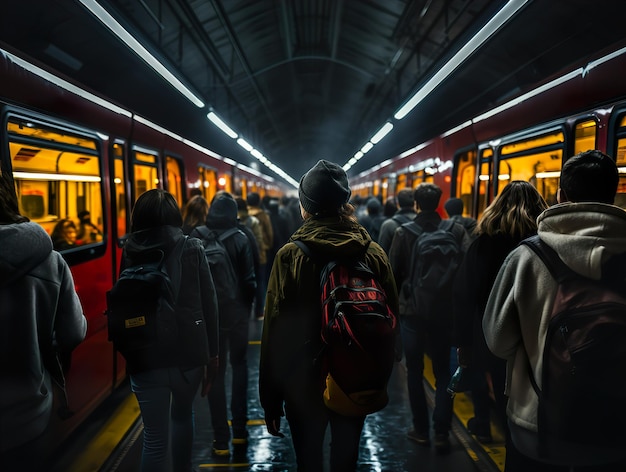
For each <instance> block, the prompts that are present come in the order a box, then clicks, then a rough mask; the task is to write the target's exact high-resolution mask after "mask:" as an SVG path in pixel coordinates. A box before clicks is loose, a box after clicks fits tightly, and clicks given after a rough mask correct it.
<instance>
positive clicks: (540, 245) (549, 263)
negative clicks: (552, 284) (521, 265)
mask: <svg viewBox="0 0 626 472" xmlns="http://www.w3.org/2000/svg"><path fill="white" fill-rule="evenodd" d="M522 244H523V245H524V246H528V247H529V248H530V249H532V251H533V252H534V253H535V254H537V256H538V257H539V259H541V261H542V262H543V263H544V265H545V266H546V267H547V268H548V270H549V271H550V275H552V277H554V279H555V280H556V281H557V282H563V280H565V279H567V278H569V277H571V276H572V275H575V273H574V272H573V271H572V269H570V268H569V267H567V265H565V263H564V262H563V260H562V259H561V258H560V257H559V255H558V254H557V253H556V251H555V250H554V249H552V248H551V247H550V246H548V245H547V244H546V243H545V242H543V241H542V240H541V238H540V237H539V235H538V234H535V235H534V236H531V237H529V238H526V239H524V240H523V241H522V242H521V243H520V245H522Z"/></svg>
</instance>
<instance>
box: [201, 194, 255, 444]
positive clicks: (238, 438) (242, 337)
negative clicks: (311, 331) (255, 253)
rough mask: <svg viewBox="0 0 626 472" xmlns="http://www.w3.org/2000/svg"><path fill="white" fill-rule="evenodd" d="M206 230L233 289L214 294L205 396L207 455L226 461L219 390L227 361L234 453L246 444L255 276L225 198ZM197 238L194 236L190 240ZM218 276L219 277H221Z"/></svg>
mask: <svg viewBox="0 0 626 472" xmlns="http://www.w3.org/2000/svg"><path fill="white" fill-rule="evenodd" d="M206 227H207V228H208V229H209V230H211V231H213V232H214V233H215V235H216V236H217V237H218V238H220V237H225V239H221V242H222V244H223V246H224V248H225V249H226V253H227V255H228V258H229V260H230V264H231V265H232V268H233V269H234V273H235V278H236V284H237V286H236V287H233V289H234V295H235V296H234V298H232V299H231V298H228V300H226V299H225V297H226V292H228V291H230V290H231V288H230V287H224V288H223V289H222V290H218V293H217V298H218V304H219V313H220V317H219V324H220V347H219V352H220V358H221V362H220V366H219V369H218V373H217V376H216V378H215V379H214V381H213V385H212V387H211V390H210V392H209V395H208V398H209V407H210V410H211V423H212V427H213V448H212V452H213V455H215V456H229V455H230V449H229V441H230V439H231V433H230V428H229V426H228V409H227V403H226V385H225V381H226V366H227V359H228V361H229V362H230V366H231V368H232V384H231V408H230V409H231V414H232V422H231V423H232V444H233V446H234V447H238V446H245V445H247V443H248V432H247V429H246V424H247V422H248V328H249V324H250V310H251V309H252V302H253V300H254V296H255V293H256V276H255V272H254V261H253V257H252V249H251V247H250V241H249V240H248V237H247V236H246V235H245V234H244V233H243V232H242V231H240V230H239V228H238V222H237V203H236V202H235V199H234V198H233V197H232V195H231V194H229V193H221V194H219V195H216V197H215V198H214V199H213V201H212V202H211V206H210V208H209V214H208V216H207V219H206ZM197 234H198V233H197V232H194V233H192V236H195V235H197ZM198 237H200V236H198ZM219 276H220V277H223V276H224V274H221V275H219ZM216 285H218V284H217V282H216ZM218 286H219V285H218Z"/></svg>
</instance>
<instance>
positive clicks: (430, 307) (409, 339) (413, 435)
mask: <svg viewBox="0 0 626 472" xmlns="http://www.w3.org/2000/svg"><path fill="white" fill-rule="evenodd" d="M441 193H442V192H441V189H440V188H439V187H438V186H437V185H435V184H431V183H421V184H419V185H418V186H417V188H416V189H415V192H414V199H415V203H416V206H417V208H418V209H419V212H418V213H417V216H416V217H415V219H414V221H413V222H410V223H405V224H404V225H402V226H400V227H399V228H398V229H396V232H395V234H394V237H393V241H392V243H391V248H390V250H389V261H390V262H391V266H392V267H393V272H394V276H395V279H396V285H397V286H398V287H401V290H400V326H401V333H402V344H403V346H404V354H405V359H406V367H407V385H408V390H409V402H410V405H411V413H412V415H413V429H412V430H410V431H409V432H408V434H407V436H408V438H409V439H411V440H413V441H415V442H417V443H418V444H419V445H421V446H425V447H429V446H430V421H429V418H428V407H427V405H426V394H425V391H424V383H423V380H424V378H423V373H424V355H425V354H429V355H430V358H431V360H432V365H433V372H434V374H435V408H434V411H433V417H432V421H433V429H434V432H435V450H436V452H437V453H440V454H445V453H447V452H448V451H449V449H450V439H449V432H450V428H451V422H452V398H451V397H450V395H449V394H448V392H447V391H446V388H447V386H448V383H449V381H450V351H451V346H452V309H453V307H452V299H451V297H450V293H451V291H452V283H451V282H452V281H453V278H454V273H453V272H452V273H450V271H453V270H454V268H455V267H456V264H458V263H460V258H461V257H462V254H463V253H464V252H465V251H466V250H467V248H468V247H469V236H468V235H467V231H465V228H464V227H463V226H461V225H460V224H458V223H454V222H451V224H450V225H449V226H450V229H449V230H447V229H446V232H447V233H451V235H452V238H451V239H452V241H451V242H450V243H451V244H453V245H454V249H455V250H456V253H455V255H454V259H453V260H447V259H446V260H444V261H441V265H442V268H443V269H444V270H446V271H448V272H447V273H446V274H445V275H446V279H447V280H449V282H447V283H445V284H444V285H442V286H435V287H433V288H430V289H429V290H428V293H427V294H425V295H427V299H425V300H419V302H420V306H419V307H418V306H416V305H415V303H414V302H413V300H414V297H413V294H414V293H417V290H418V287H417V286H414V285H413V284H416V283H417V282H418V281H416V280H415V279H413V273H415V274H418V275H419V274H420V273H422V272H423V273H424V274H428V273H429V272H431V269H432V268H431V267H427V266H424V267H423V269H422V270H421V271H420V270H415V271H412V268H414V267H418V268H419V267H420V264H429V263H434V262H438V261H433V260H431V259H426V256H427V255H426V254H422V253H418V251H417V250H414V248H416V249H417V248H418V247H419V246H418V245H417V244H416V240H417V239H422V238H423V237H425V236H428V235H429V233H434V232H435V231H437V230H439V229H441V226H440V225H441V224H442V220H441V217H440V216H439V214H438V213H437V211H436V210H437V207H438V206H439V201H440V199H441ZM414 224H416V225H417V227H418V228H419V229H418V232H419V233H420V236H419V238H418V236H417V234H415V233H414V231H415V229H414V228H413V227H411V226H409V225H414ZM447 240H450V237H449V236H448V237H447ZM446 253H449V254H451V253H452V252H448V251H446ZM407 254H409V255H410V257H407ZM437 278H439V277H437ZM441 280H443V279H441ZM434 282H436V283H437V284H439V282H438V281H437V280H435V281H434Z"/></svg>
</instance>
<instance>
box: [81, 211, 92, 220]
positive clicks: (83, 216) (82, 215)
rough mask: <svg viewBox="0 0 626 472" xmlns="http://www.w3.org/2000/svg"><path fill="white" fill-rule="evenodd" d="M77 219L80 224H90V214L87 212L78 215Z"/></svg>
mask: <svg viewBox="0 0 626 472" xmlns="http://www.w3.org/2000/svg"><path fill="white" fill-rule="evenodd" d="M78 219H79V221H80V222H81V223H91V213H89V212H88V211H87V210H83V211H81V212H79V213H78Z"/></svg>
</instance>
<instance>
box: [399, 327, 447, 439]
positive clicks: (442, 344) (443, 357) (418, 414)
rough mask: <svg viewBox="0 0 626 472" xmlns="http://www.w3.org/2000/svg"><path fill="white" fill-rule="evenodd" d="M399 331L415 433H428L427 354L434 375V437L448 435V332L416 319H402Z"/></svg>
mask: <svg viewBox="0 0 626 472" xmlns="http://www.w3.org/2000/svg"><path fill="white" fill-rule="evenodd" d="M400 328H401V334H402V344H403V346H404V355H405V358H406V369H407V386H408V390H409V404H410V405H411V413H412V414H413V427H414V428H415V431H416V432H417V433H423V434H427V433H428V431H429V429H430V428H429V420H428V406H427V404H426V392H425V390H424V355H425V354H428V355H429V356H430V359H431V361H432V365H433V372H434V374H435V408H434V410H433V429H434V430H435V433H442V434H443V433H448V432H449V431H450V427H451V424H452V397H451V396H450V394H449V393H448V392H447V391H446V388H447V386H448V383H449V382H450V377H451V375H450V332H449V329H447V328H446V327H445V326H444V325H438V324H435V323H426V322H425V321H423V320H422V319H419V318H418V317H417V316H401V317H400Z"/></svg>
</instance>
